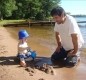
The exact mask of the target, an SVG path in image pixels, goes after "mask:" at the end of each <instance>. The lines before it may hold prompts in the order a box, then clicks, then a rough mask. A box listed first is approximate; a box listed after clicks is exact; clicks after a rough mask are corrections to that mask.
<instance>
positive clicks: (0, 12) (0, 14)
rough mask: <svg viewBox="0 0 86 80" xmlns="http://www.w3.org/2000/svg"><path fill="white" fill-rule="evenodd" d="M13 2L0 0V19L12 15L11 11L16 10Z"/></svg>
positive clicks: (11, 0)
mask: <svg viewBox="0 0 86 80" xmlns="http://www.w3.org/2000/svg"><path fill="white" fill-rule="evenodd" d="M15 4H16V2H15V0H0V19H3V18H4V17H9V16H11V15H12V11H14V10H16V9H17V6H16V5H15Z"/></svg>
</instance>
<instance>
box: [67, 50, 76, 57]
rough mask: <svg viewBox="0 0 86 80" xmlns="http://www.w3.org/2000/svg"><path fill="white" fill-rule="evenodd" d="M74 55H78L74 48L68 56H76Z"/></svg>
mask: <svg viewBox="0 0 86 80" xmlns="http://www.w3.org/2000/svg"><path fill="white" fill-rule="evenodd" d="M74 55H76V53H75V52H74V50H71V51H70V52H69V53H68V55H67V56H74Z"/></svg>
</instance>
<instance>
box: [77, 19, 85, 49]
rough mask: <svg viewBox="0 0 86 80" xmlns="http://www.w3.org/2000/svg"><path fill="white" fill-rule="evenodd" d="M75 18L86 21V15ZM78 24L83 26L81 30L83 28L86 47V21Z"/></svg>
mask: <svg viewBox="0 0 86 80" xmlns="http://www.w3.org/2000/svg"><path fill="white" fill-rule="evenodd" d="M75 19H76V20H77V21H86V17H75ZM78 24H79V25H80V26H82V27H80V30H81V33H82V35H83V38H84V41H85V44H84V46H83V47H85V48H86V23H78Z"/></svg>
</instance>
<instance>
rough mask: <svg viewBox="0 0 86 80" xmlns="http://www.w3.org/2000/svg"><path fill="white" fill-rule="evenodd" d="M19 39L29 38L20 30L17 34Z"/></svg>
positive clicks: (24, 31)
mask: <svg viewBox="0 0 86 80" xmlns="http://www.w3.org/2000/svg"><path fill="white" fill-rule="evenodd" d="M18 36H19V39H23V38H27V37H29V34H28V33H27V31H26V30H20V31H19V33H18Z"/></svg>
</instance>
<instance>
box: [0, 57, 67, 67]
mask: <svg viewBox="0 0 86 80" xmlns="http://www.w3.org/2000/svg"><path fill="white" fill-rule="evenodd" d="M26 63H27V64H28V66H31V67H34V66H42V65H43V64H44V63H46V64H48V65H51V66H53V67H54V68H62V67H65V65H64V62H63V61H61V62H56V63H54V64H53V63H52V61H51V59H50V57H40V56H38V57H37V58H36V59H35V60H34V61H26ZM18 64H19V60H18V59H17V58H16V57H15V56H9V57H0V65H18Z"/></svg>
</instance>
